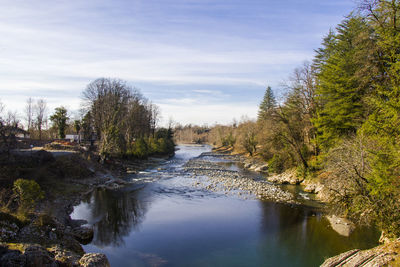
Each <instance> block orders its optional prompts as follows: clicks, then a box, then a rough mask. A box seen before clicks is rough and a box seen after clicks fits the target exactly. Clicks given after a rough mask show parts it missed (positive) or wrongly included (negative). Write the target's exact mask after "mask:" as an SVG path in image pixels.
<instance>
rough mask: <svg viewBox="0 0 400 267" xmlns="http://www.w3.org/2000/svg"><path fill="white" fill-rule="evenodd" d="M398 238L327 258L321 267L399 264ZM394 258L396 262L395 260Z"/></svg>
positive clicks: (399, 242)
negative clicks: (380, 244)
mask: <svg viewBox="0 0 400 267" xmlns="http://www.w3.org/2000/svg"><path fill="white" fill-rule="evenodd" d="M399 251H400V239H397V240H396V241H393V242H390V243H388V244H385V245H382V246H378V247H376V248H373V249H368V250H359V249H353V250H350V251H347V252H344V253H342V254H340V255H337V256H334V257H332V258H329V259H327V260H326V261H325V262H324V263H323V264H322V265H321V267H333V266H364V267H375V266H376V267H377V266H399V265H398V264H399V262H398V260H399V259H398V257H399V255H398V253H399ZM395 260H396V262H395Z"/></svg>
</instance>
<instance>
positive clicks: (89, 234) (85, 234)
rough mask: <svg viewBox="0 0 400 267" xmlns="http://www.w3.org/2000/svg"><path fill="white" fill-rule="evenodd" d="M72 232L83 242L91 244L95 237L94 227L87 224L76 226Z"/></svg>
mask: <svg viewBox="0 0 400 267" xmlns="http://www.w3.org/2000/svg"><path fill="white" fill-rule="evenodd" d="M71 234H72V235H73V236H74V237H75V239H76V240H78V241H79V242H80V243H82V244H89V243H90V242H91V241H92V239H93V229H92V228H90V227H87V226H80V227H75V228H74V229H72V231H71Z"/></svg>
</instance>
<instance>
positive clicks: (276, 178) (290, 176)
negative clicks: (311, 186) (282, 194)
mask: <svg viewBox="0 0 400 267" xmlns="http://www.w3.org/2000/svg"><path fill="white" fill-rule="evenodd" d="M267 180H268V181H270V182H271V183H277V184H300V183H301V182H303V180H304V179H303V178H302V177H298V176H297V175H296V170H295V169H291V170H287V171H285V172H283V173H281V174H277V175H272V176H269V177H267Z"/></svg>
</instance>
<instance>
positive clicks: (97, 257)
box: [79, 253, 110, 267]
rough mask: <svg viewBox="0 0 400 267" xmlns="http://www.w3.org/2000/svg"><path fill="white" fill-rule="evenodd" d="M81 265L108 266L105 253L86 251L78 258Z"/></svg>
mask: <svg viewBox="0 0 400 267" xmlns="http://www.w3.org/2000/svg"><path fill="white" fill-rule="evenodd" d="M79 264H80V266H82V267H110V263H109V262H108V259H107V257H106V255H104V254H102V253H86V254H85V255H83V256H82V258H81V259H80V260H79Z"/></svg>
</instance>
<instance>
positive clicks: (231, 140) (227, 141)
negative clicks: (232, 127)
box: [221, 132, 236, 147]
mask: <svg viewBox="0 0 400 267" xmlns="http://www.w3.org/2000/svg"><path fill="white" fill-rule="evenodd" d="M221 143H222V145H223V146H230V147H233V146H234V145H235V143H236V138H235V137H234V136H233V134H232V132H230V133H229V134H228V135H227V136H225V137H223V138H222V140H221Z"/></svg>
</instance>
